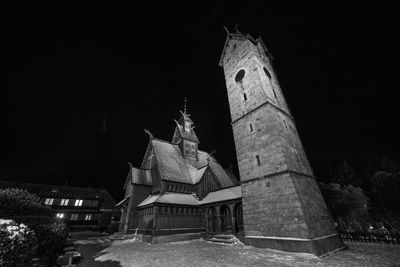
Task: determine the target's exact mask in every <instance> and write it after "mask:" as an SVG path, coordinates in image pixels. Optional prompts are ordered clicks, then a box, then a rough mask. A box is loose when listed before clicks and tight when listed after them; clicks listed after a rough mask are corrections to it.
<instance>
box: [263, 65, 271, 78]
mask: <svg viewBox="0 0 400 267" xmlns="http://www.w3.org/2000/svg"><path fill="white" fill-rule="evenodd" d="M263 70H264V72H265V74H267V76H268V79H270V80H271V73H269V71H268V70H267V68H265V67H264V68H263Z"/></svg>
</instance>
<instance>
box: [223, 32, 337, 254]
mask: <svg viewBox="0 0 400 267" xmlns="http://www.w3.org/2000/svg"><path fill="white" fill-rule="evenodd" d="M227 34H228V36H227V38H226V41H225V46H224V49H223V52H222V55H221V59H220V62H219V65H220V66H221V67H222V68H223V69H224V73H225V81H226V87H227V91H228V100H229V106H230V112H231V119H232V128H233V135H234V140H235V147H236V155H237V160H238V166H239V173H240V180H241V184H242V201H243V216H244V218H243V219H244V230H245V238H246V242H247V243H248V244H250V245H254V246H258V247H268V248H274V249H279V250H286V251H297V252H307V253H314V254H317V255H321V254H324V253H327V252H329V251H332V250H335V249H338V248H341V247H344V244H343V242H342V241H341V239H340V237H339V236H338V235H337V233H336V231H335V229H334V226H333V222H332V220H331V217H330V215H329V212H328V210H327V207H326V205H325V202H324V200H323V198H322V195H321V193H320V190H319V188H318V185H317V183H316V180H315V177H314V174H313V171H312V169H311V167H310V165H309V163H308V160H307V157H306V154H305V152H304V149H303V147H302V144H301V141H300V138H299V136H298V133H297V130H296V126H295V122H294V119H293V116H292V115H291V112H290V110H289V108H288V106H287V104H286V101H285V98H284V97H283V94H282V91H281V88H280V86H279V83H278V79H277V76H276V73H275V71H274V68H273V65H272V56H271V55H270V53H269V52H268V50H267V48H266V46H265V45H264V43H263V41H262V40H261V39H260V38H258V39H254V38H253V37H251V36H250V35H249V34H242V33H240V32H238V31H237V32H236V33H229V32H228V31H227Z"/></svg>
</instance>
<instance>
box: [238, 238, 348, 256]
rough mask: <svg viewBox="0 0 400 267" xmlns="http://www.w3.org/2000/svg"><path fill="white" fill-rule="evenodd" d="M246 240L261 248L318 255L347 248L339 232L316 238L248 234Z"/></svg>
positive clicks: (249, 243) (247, 242)
mask: <svg viewBox="0 0 400 267" xmlns="http://www.w3.org/2000/svg"><path fill="white" fill-rule="evenodd" d="M245 242H246V244H247V245H250V246H254V247H259V248H270V249H276V250H282V251H287V252H302V253H311V254H315V255H317V256H323V255H325V254H327V253H330V252H334V251H338V250H342V249H345V248H347V247H346V245H345V244H344V243H343V241H342V240H341V239H340V237H339V235H338V234H332V235H329V236H323V237H318V238H314V239H303V238H289V237H267V236H246V237H245Z"/></svg>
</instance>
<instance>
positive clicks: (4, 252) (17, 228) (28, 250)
mask: <svg viewBox="0 0 400 267" xmlns="http://www.w3.org/2000/svg"><path fill="white" fill-rule="evenodd" d="M36 248H37V241H36V236H35V233H34V232H33V231H32V230H31V229H29V227H27V226H26V225H24V224H19V225H18V224H16V223H15V221H13V220H2V219H0V266H27V265H30V263H31V261H32V259H33V257H35V255H36Z"/></svg>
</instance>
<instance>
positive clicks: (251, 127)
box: [249, 123, 253, 132]
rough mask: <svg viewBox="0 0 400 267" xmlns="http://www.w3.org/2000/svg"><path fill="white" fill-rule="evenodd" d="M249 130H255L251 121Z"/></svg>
mask: <svg viewBox="0 0 400 267" xmlns="http://www.w3.org/2000/svg"><path fill="white" fill-rule="evenodd" d="M249 132H253V124H251V123H249Z"/></svg>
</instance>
